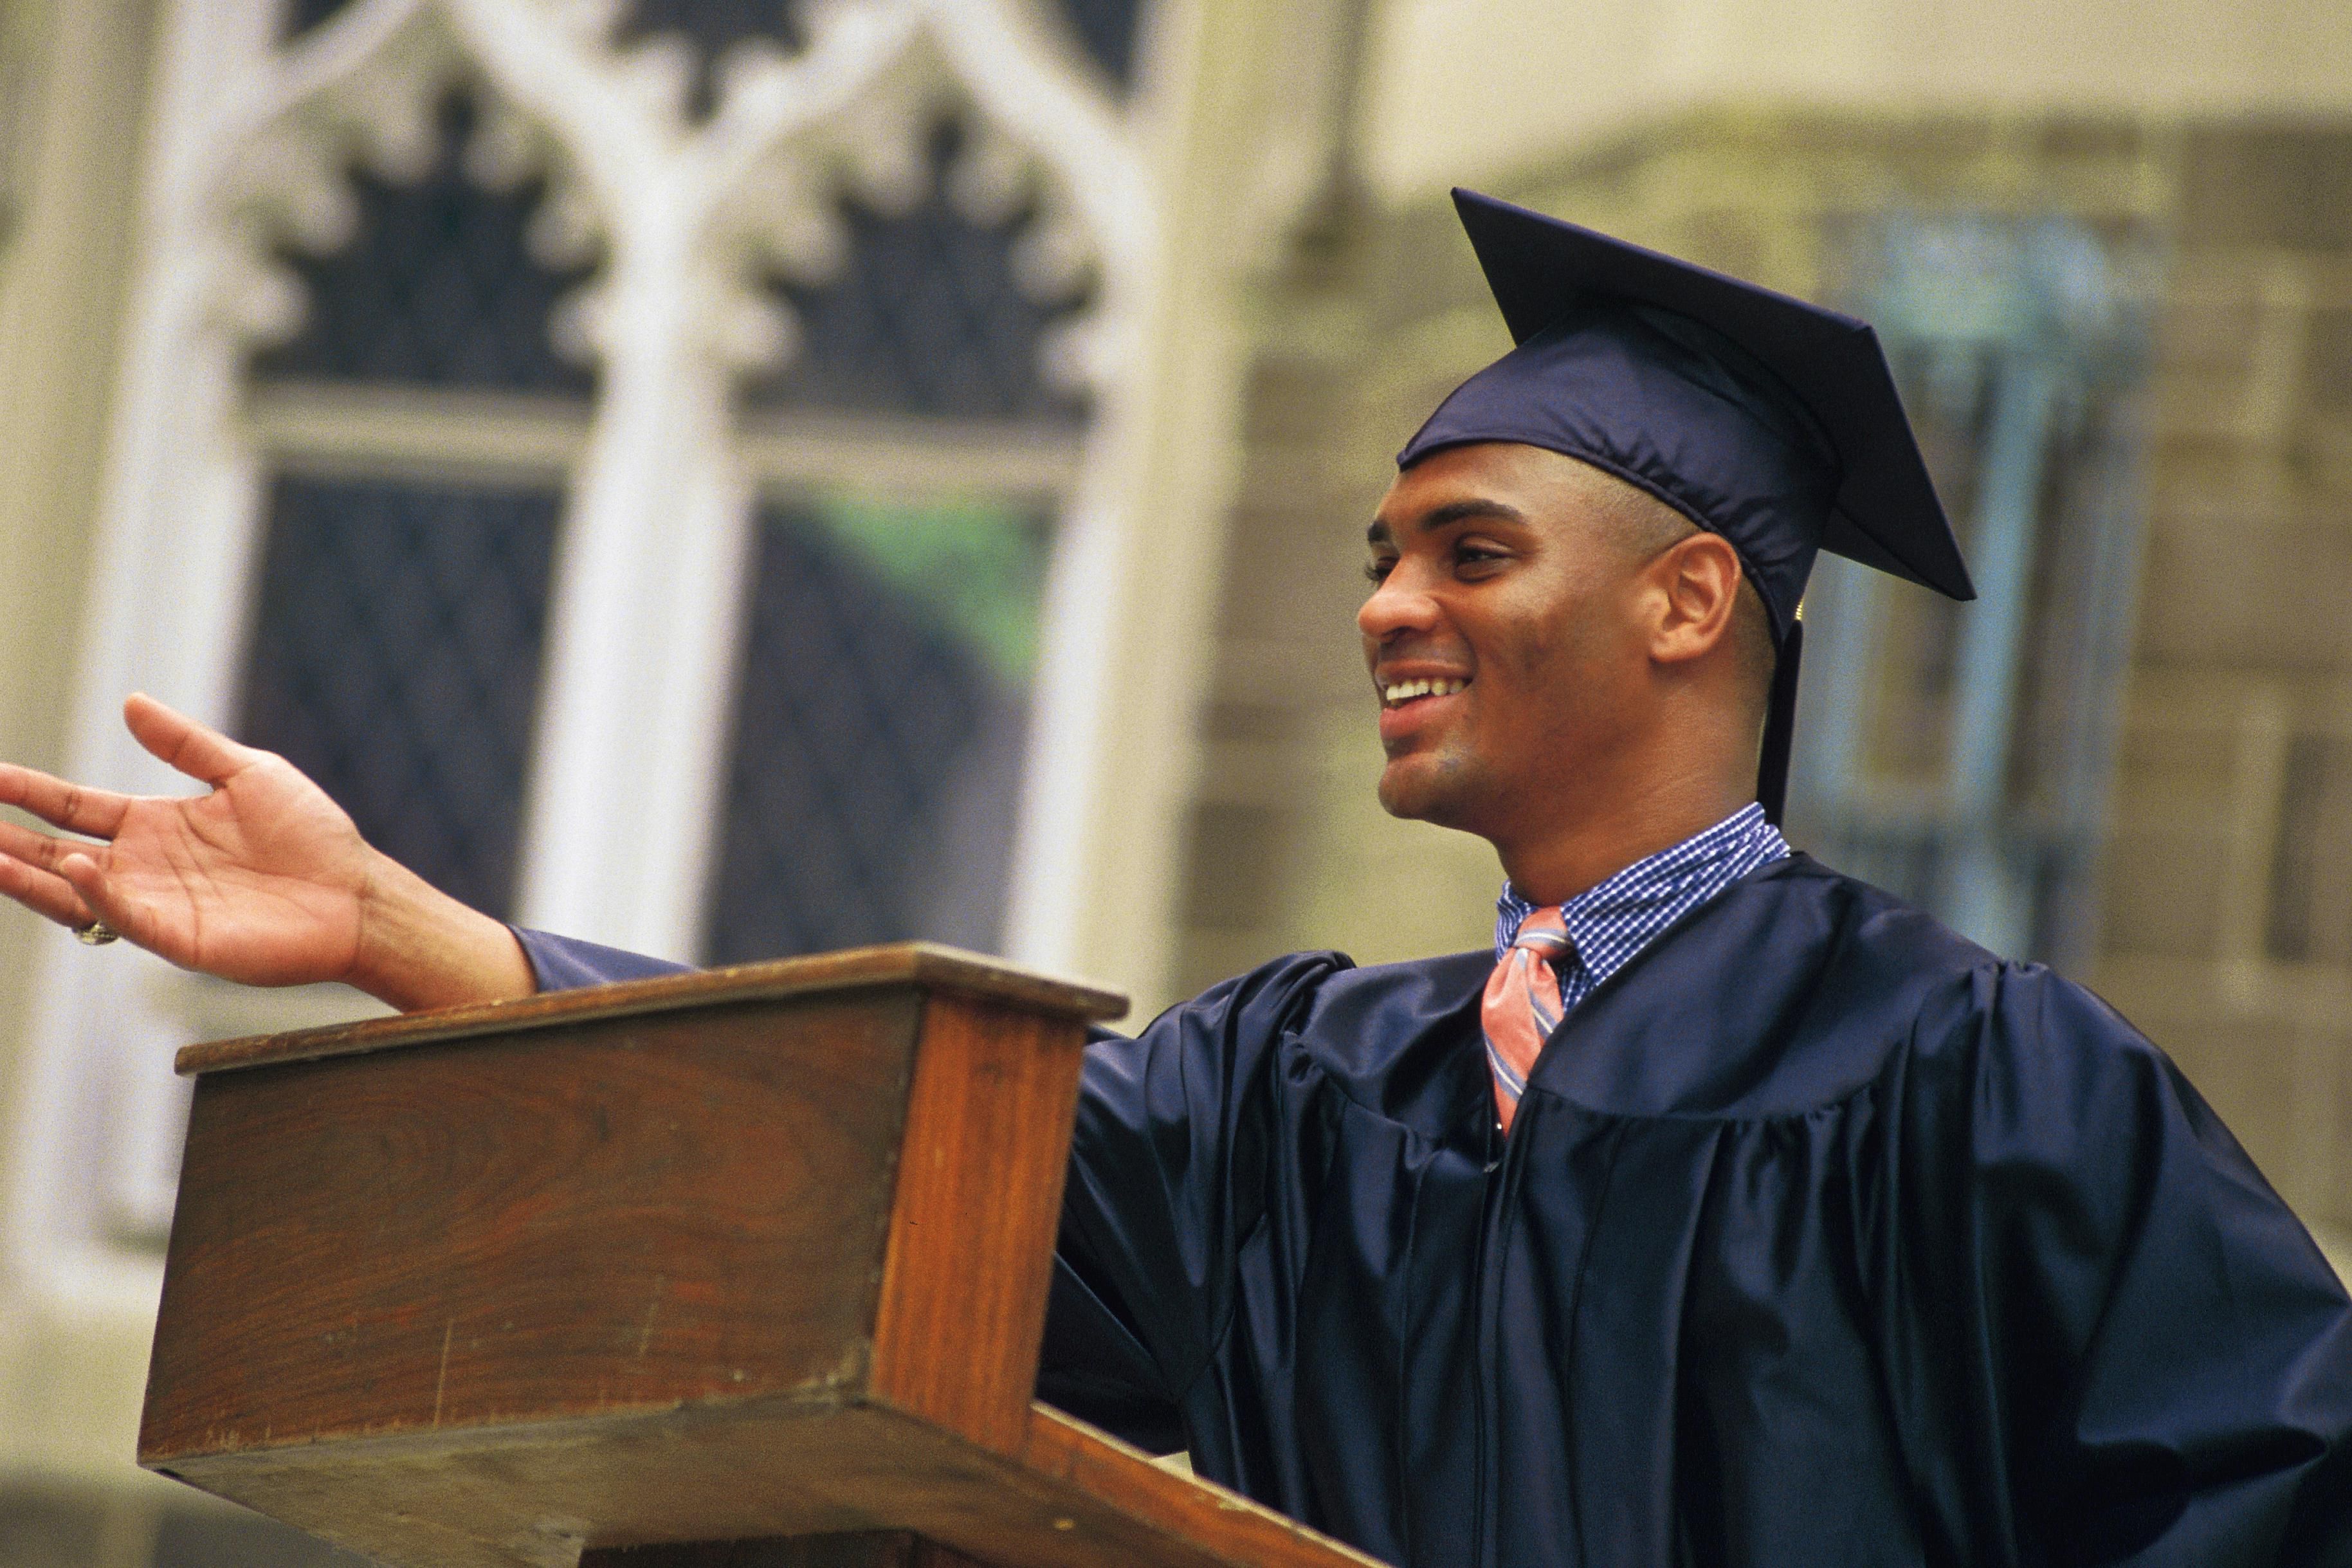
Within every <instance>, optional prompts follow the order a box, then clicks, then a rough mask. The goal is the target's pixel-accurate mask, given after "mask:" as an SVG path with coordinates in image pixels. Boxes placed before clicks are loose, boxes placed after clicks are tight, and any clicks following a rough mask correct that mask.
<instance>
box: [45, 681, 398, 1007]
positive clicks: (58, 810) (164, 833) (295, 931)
mask: <svg viewBox="0 0 2352 1568" xmlns="http://www.w3.org/2000/svg"><path fill="white" fill-rule="evenodd" d="M123 718H124V720H125V721H127V722H128V723H129V724H130V726H131V733H132V734H133V735H135V736H137V737H138V739H139V742H140V744H142V746H144V747H146V748H147V750H148V751H150V752H153V753H154V754H155V755H156V756H157V757H159V758H161V759H163V761H164V762H166V763H170V764H171V765H172V766H173V767H174V768H177V769H178V770H179V771H180V772H182V773H185V774H187V775H188V776H189V777H191V778H193V779H194V780H196V781H197V782H198V783H200V784H207V785H209V786H211V787H210V791H209V793H207V794H205V795H190V796H184V797H172V796H158V795H116V794H113V793H111V792H109V791H103V790H92V789H84V788H81V787H79V786H78V785H75V784H68V783H67V782H66V781H65V780H62V779H58V778H53V777H51V776H50V775H48V774H47V773H37V772H34V771H33V770H31V769H29V768H19V767H13V766H10V765H8V764H6V763H0V805H14V806H17V807H19V808H21V809H23V810H25V811H26V812H28V813H30V814H31V815H33V816H37V817H39V818H40V819H41V820H42V821H44V822H47V823H48V824H49V825H50V826H54V827H58V828H62V829H64V830H65V831H66V832H68V833H72V834H79V835H82V836H84V837H80V838H58V837H51V836H49V835H47V834H44V833H39V832H36V831H34V830H32V829H30V828H26V827H21V826H16V825H15V824H13V823H5V822H0V892H5V893H6V894H7V895H8V896H10V897H11V898H14V899H15V900H17V901H18V902H19V903H22V904H25V905H26V906H27V907H28V908H30V909H32V910H36V911H37V912H38V913H40V914H42V915H45V916H47V918H49V919H50V920H53V921H58V922H59V923H60V924H63V925H68V926H73V927H77V928H79V927H86V926H88V925H89V922H90V921H92V920H102V921H105V922H106V923H107V925H109V926H110V927H112V928H113V929H114V930H115V931H119V932H121V934H122V936H124V937H125V938H127V939H128V940H130V941H131V942H137V943H138V944H139V945H140V946H142V947H143V948H146V949H148V950H149V951H150V952H155V953H157V954H160V955H161V956H162V957H163V958H166V959H168V960H170V961H171V962H172V963H176V964H179V965H181V966H182V967H183V968H187V969H194V970H201V971H203V972H205V973H210V974H217V975H220V976H222V977H224V978H226V979H229V980H236V981H242V982H245V983H246V984H255V985H295V984H305V983H308V982H312V981H320V980H341V979H344V978H347V977H348V976H349V975H350V974H351V972H352V965H353V963H354V962H355V961H356V959H357V957H358V953H359V946H360V941H361V936H362V909H363V906H364V901H365V896H366V893H367V889H368V879H369V878H370V876H371V875H372V874H373V856H372V854H371V852H370V851H369V849H368V847H367V844H366V841H365V840H363V839H362V837H360V834H359V830H358V828H356V827H354V826H352V819H351V818H350V816H347V815H345V814H344V812H343V810H342V808H341V807H340V806H338V805H336V804H335V803H334V802H333V801H332V800H331V799H329V798H328V796H327V794H326V792H325V791H323V790H321V789H320V788H319V786H318V785H317V784H312V783H311V782H310V780H309V779H308V778H306V777H304V776H303V775H302V774H301V773H299V772H298V771H297V770H296V769H295V768H294V767H293V765H292V764H291V763H288V762H286V761H285V759H283V758H281V757H277V756H273V755H271V754H270V753H268V752H259V751H255V750H254V749H252V748H251V747H249V746H242V745H239V744H237V743H236V742H234V741H232V740H230V739H229V738H228V737H227V736H226V735H223V734H221V733H219V732H218V731H214V730H209V729H206V728H205V726H204V725H202V724H199V723H197V722H195V721H194V720H192V719H189V718H187V717H186V716H185V715H184V714H181V713H177V712H174V711H173V710H171V709H169V708H166V707H165V706H163V704H162V703H160V702H157V701H155V700H152V698H146V697H133V698H132V699H131V700H130V701H129V702H128V703H126V704H125V705H124V707H123ZM90 840H95V841H96V842H90Z"/></svg>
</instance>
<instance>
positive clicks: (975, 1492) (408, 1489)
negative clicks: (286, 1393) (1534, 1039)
mask: <svg viewBox="0 0 2352 1568" xmlns="http://www.w3.org/2000/svg"><path fill="white" fill-rule="evenodd" d="M1038 1418H1039V1420H1040V1421H1041V1422H1043V1423H1044V1424H1045V1430H1046V1432H1047V1434H1048V1435H1046V1436H1041V1437H1038V1438H1037V1439H1036V1440H1035V1442H1034V1443H1033V1444H1032V1445H1031V1446H1030V1447H1029V1449H1028V1450H1027V1451H1026V1452H1025V1453H1024V1456H1022V1457H1015V1456H1010V1455H1004V1454H1000V1453H994V1452H992V1451H990V1450H988V1449H985V1448H982V1447H979V1446H977V1445H975V1444H972V1443H970V1442H967V1441H965V1440H964V1439H962V1438H961V1437H958V1436H954V1435H953V1434H950V1433H947V1432H943V1431H941V1430H940V1428H938V1427H936V1426H931V1425H929V1423H927V1422H923V1421H919V1420H918V1419H916V1418H914V1417H912V1416H908V1415H903V1414H901V1413H899V1412H897V1411H893V1410H889V1409H887V1408H882V1407H878V1406H873V1405H864V1406H849V1407H844V1408H835V1409H831V1410H825V1409H822V1408H819V1407H816V1406H813V1405H806V1404H793V1403H791V1402H786V1401H755V1402H751V1403H749V1404H738V1405H720V1406H708V1405H706V1406H687V1407H683V1408H680V1409H677V1410H674V1411H668V1412H661V1413H653V1414H637V1415H625V1416H602V1417H593V1418H586V1419H582V1420H577V1421H572V1422H564V1423H556V1424H548V1425H541V1426H530V1427H522V1426H512V1427H499V1426H487V1427H473V1428H468V1429H464V1430H457V1431H449V1430H444V1431H439V1432H430V1431H427V1432H417V1433H407V1434H403V1435H400V1436H390V1437H380V1438H358V1439H349V1440H343V1441H339V1442H331V1443H322V1444H320V1445H316V1446H314V1447H310V1448H308V1449H305V1448H300V1447H297V1448H285V1447H278V1448H268V1449H255V1450H247V1451H246V1452H242V1453H236V1454H226V1455H213V1456H198V1457H196V1458H194V1459H192V1460H190V1461H188V1463H187V1467H186V1468H185V1469H184V1471H183V1472H182V1473H183V1475H184V1479H187V1480H189V1481H191V1482H193V1483H194V1484H196V1485H199V1486H201V1487H203V1488H204V1489H205V1490H206V1491H210V1492H214V1493H216V1494H217V1495H219V1496H222V1497H226V1498H229V1499H232V1500H236V1501H238V1502H242V1503H244V1504H246V1505H247V1507H250V1508H254V1509H257V1510H259V1511H261V1512H263V1513H266V1514H268V1515H270V1516H271V1517H273V1518H277V1519H281V1520H284V1521H288V1522H289V1523H291V1524H294V1525H297V1526H299V1527H300V1528H302V1529H304V1530H307V1531H311V1532H312V1533H314V1534H317V1535H319V1536H321V1537H323V1538H325V1539H326V1540H329V1541H331V1542H335V1543H336V1544H338V1545H340V1546H343V1547H346V1548H348V1549H349V1550H352V1551H353V1552H360V1553H362V1554H363V1555H365V1556H369V1557H373V1558H375V1559H376V1560H377V1561H379V1562H382V1563H387V1564H393V1565H395V1568H573V1564H574V1563H576V1562H577V1561H578V1559H579V1556H580V1553H581V1552H582V1550H583V1548H592V1549H593V1548H613V1547H624V1546H644V1545H656V1544H666V1543H671V1542H711V1541H729V1542H734V1541H757V1540H766V1539H770V1538H790V1537H803V1536H809V1535H826V1534H835V1533H841V1532H847V1531H910V1532H912V1533H914V1534H916V1535H919V1536H921V1537H923V1538H925V1539H926V1540H929V1541H932V1542H939V1543H940V1544H941V1545H944V1546H947V1547H950V1548H952V1549H953V1550H955V1551H957V1552H961V1553H963V1554H964V1555H966V1556H968V1557H971V1558H972V1559H975V1560H976V1561H978V1562H981V1563H990V1564H995V1565H997V1568H1106V1565H1109V1564H1116V1565H1118V1568H1377V1565H1376V1564H1374V1563H1373V1561H1372V1559H1370V1558H1368V1557H1365V1556H1363V1555H1362V1554H1361V1553H1359V1552H1352V1551H1349V1549H1348V1548H1346V1547H1343V1546H1340V1545H1339V1544H1338V1543H1336V1542H1331V1541H1329V1540H1328V1539H1327V1538H1325V1537H1323V1536H1320V1535H1318V1534H1317V1533H1316V1532H1314V1531H1310V1530H1307V1529H1306V1528H1304V1527H1303V1526H1300V1525H1297V1524H1295V1523H1292V1522H1291V1521H1287V1520H1286V1519H1283V1518H1282V1517H1281V1516H1280V1515H1278V1514H1275V1513H1273V1512H1271V1511H1269V1510H1266V1509H1264V1508H1261V1507H1259V1506H1258V1505H1257V1504H1255V1503H1252V1502H1250V1501H1248V1500H1245V1499H1242V1498H1238V1497H1235V1496H1234V1494H1232V1493H1230V1492H1226V1491H1223V1490H1222V1489H1218V1488H1215V1487H1212V1486H1208V1485H1205V1484H1204V1483H1202V1482H1199V1481H1195V1480H1192V1479H1189V1478H1187V1477H1184V1476H1180V1475H1175V1474H1172V1473H1171V1472H1169V1471H1166V1470H1161V1469H1160V1468H1158V1467H1156V1466H1154V1465H1152V1464H1151V1463H1150V1461H1149V1460H1148V1459H1147V1458H1144V1457H1143V1456H1142V1455H1140V1454H1139V1453H1137V1452H1136V1451H1134V1450H1133V1449H1131V1448H1128V1447H1125V1446H1124V1445H1122V1444H1119V1443H1118V1442H1117V1441H1115V1440H1114V1439H1112V1438H1110V1437H1108V1436H1104V1435H1103V1434H1101V1433H1098V1432H1093V1431H1092V1430H1091V1429H1089V1428H1085V1427H1082V1426H1079V1425H1078V1424H1077V1423H1076V1422H1073V1421H1070V1420H1069V1419H1068V1418H1067V1417H1066V1416H1062V1415H1058V1414H1055V1413H1050V1412H1043V1411H1041V1412H1040V1413H1039V1417H1038Z"/></svg>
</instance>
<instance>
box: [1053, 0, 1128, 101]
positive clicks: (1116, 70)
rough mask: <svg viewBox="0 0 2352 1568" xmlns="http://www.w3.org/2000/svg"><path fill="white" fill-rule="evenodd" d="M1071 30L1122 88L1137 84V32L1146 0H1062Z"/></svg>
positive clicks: (1096, 61) (1105, 71) (1063, 11)
mask: <svg viewBox="0 0 2352 1568" xmlns="http://www.w3.org/2000/svg"><path fill="white" fill-rule="evenodd" d="M1061 5H1062V14H1063V16H1066V18H1068V20H1069V24H1070V30H1071V31H1072V32H1074V33H1076V35H1077V37H1078V42H1079V43H1081V44H1083V45H1084V46H1085V47H1086V51H1087V54H1089V55H1091V56H1093V57H1094V62H1095V64H1097V65H1098V66H1100V67H1102V68H1103V73H1104V74H1105V75H1107V76H1108V77H1109V78H1110V79H1111V80H1112V81H1114V82H1117V83H1118V85H1119V87H1120V88H1122V89H1125V88H1130V87H1133V86H1134V85H1135V34H1136V25H1137V23H1138V21H1139V13H1140V12H1141V11H1142V9H1143V6H1142V0H1061Z"/></svg>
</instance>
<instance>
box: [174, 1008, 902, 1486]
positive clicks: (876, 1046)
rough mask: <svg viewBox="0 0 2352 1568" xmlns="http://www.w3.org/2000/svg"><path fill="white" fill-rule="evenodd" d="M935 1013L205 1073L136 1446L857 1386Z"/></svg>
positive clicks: (765, 1012)
mask: <svg viewBox="0 0 2352 1568" xmlns="http://www.w3.org/2000/svg"><path fill="white" fill-rule="evenodd" d="M921 1006H922V998H921V996H920V994H919V993H916V992H914V991H911V990H905V989H901V990H898V991H896V992H889V991H882V990H858V991H854V992H852V993H850V994H847V995H845V996H841V997H827V996H823V995H818V996H809V997H803V998H798V999H789V998H788V999H786V1000H783V1001H781V1002H771V1003H752V1004H727V1005H719V1006H711V1007H702V1008H697V1009H694V1010H692V1011H690V1012H687V1013H678V1014H670V1015H622V1016H611V1015H604V1016H590V1017H589V1018H587V1019H585V1020H582V1021H575V1022H572V1023H571V1024H568V1025H566V1026H561V1027H552V1026H551V1027H547V1028H541V1029H536V1030H530V1031H527V1032H524V1033H522V1034H520V1035H516V1036H513V1037H508V1038H503V1039H499V1040H496V1041H487V1042H486V1041H482V1040H478V1039H461V1040H459V1041H457V1042H454V1043H450V1044H446V1045H433V1046H429V1047H419V1048H416V1049H413V1050H405V1051H400V1052H396V1053H390V1054H385V1055H381V1056H376V1057H372V1058H362V1060H360V1061H352V1060H349V1059H341V1060H338V1059H324V1060H321V1059H315V1058H314V1059H299V1060H294V1061H290V1062H287V1063H285V1064H283V1065H280V1066H278V1067H274V1068H263V1069H257V1070H250V1071H237V1072H223V1073H216V1074H207V1075H206V1076H205V1077H204V1078H202V1079H199V1080H198V1083H197V1086H196V1094H195V1100H194V1107H193V1110H192V1113H191V1116H190V1121H189V1131H188V1146H187V1153H186V1157H185V1160H184V1166H183V1173H182V1179H181V1190H180V1200H179V1207H178V1211H177V1214H176V1215H175V1217H174V1220H173V1229H172V1240H171V1247H170V1251H169V1254H168V1256H167V1258H166V1266H165V1275H164V1286H163V1301H162V1305H161V1310H160V1311H159V1313H158V1317H157V1323H156V1337H155V1349H154V1354H153V1357H152V1361H151V1363H150V1370H149V1383H148V1395H147V1406H146V1414H145V1420H144V1423H143V1426H142V1432H141V1437H140V1448H141V1457H142V1461H144V1462H149V1463H158V1464H170V1463H172V1462H173V1459H174V1458H175V1457H176V1458H185V1457H187V1456H188V1455H191V1454H194V1453H208V1452H222V1451H229V1450H235V1449H238V1448H244V1447H256V1446H266V1445H269V1444H272V1443H285V1442H289V1441H309V1440H311V1439H313V1438H318V1437H325V1436H333V1435H337V1434H359V1433H388V1432H397V1431H404V1430H410V1429H417V1428H424V1429H431V1428H434V1427H441V1426H464V1425H467V1424H474V1423H484V1422H500V1421H509V1420H518V1419H526V1418H542V1419H543V1418H547V1417H552V1416H564V1415H587V1414H594V1413H597V1412H601V1411H606V1410H614V1409H625V1408H656V1407H660V1406H663V1405H671V1404H675V1403H676V1402H677V1401H680V1400H696V1399H714V1398H742V1397H750V1396H754V1395H761V1394H779V1393H784V1394H793V1395H794V1396H796V1397H803V1398H815V1399H835V1400H837V1399H843V1398H848V1397H851V1396H853V1395H855V1394H857V1393H859V1392H860V1391H861V1390H862V1388H863V1384H864V1380H865V1376H866V1367H867V1358H868V1354H869V1351H870V1335H871V1324H872V1316H871V1314H872V1311H873V1304H874V1301H875V1299H876V1295H877V1290H878V1288H879V1283H880V1268H881V1263H882V1252H883V1243H884V1240H885V1237H886V1236H887V1227H888V1223H889V1196H890V1192H891V1189H892V1185H893V1183H894V1180H895V1174H896V1165H897V1161H898V1143H899V1138H900V1133H901V1124H902V1119H903V1116H904V1109H905V1102H906V1085H907V1082H908V1074H909V1072H910V1070H911V1063H912V1057H913V1050H914V1041H915V1034H916V1028H917V1025H918V1021H919V1017H920V1010H921ZM354 1068H359V1069H361V1070H353V1069H354Z"/></svg>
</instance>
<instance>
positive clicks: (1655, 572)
mask: <svg viewBox="0 0 2352 1568" xmlns="http://www.w3.org/2000/svg"><path fill="white" fill-rule="evenodd" d="M1643 576H1645V577H1647V578H1648V579H1649V586H1650V588H1651V590H1652V593H1653V595H1654V597H1653V598H1652V600H1651V604H1652V606H1653V616H1654V618H1653V620H1652V622H1651V626H1650V657H1651V658H1653V659H1654V660H1656V661H1657V662H1658V663H1660V664H1686V663H1688V662H1689V661H1690V660H1692V659H1695V658H1704V657H1706V655H1707V654H1709V653H1711V652H1713V651H1714V650H1715V649H1716V648H1717V647H1720V646H1721V645H1722V644H1723V643H1724V642H1725V641H1726V640H1727V638H1728V637H1730V636H1731V617H1732V612H1733V610H1734V609H1735V608H1736V607H1737V606H1738V602H1739V584H1740V581H1741V578H1740V571H1739V552H1738V551H1737V550H1734V549H1733V548H1732V547H1731V544H1730V542H1729V541H1727V540H1726V539H1725V538H1724V537H1723V536H1722V535H1721V534H1718V533H1709V532H1707V531H1705V530H1704V529H1702V530H1700V531H1696V532H1695V533H1693V534H1692V535H1691V536H1690V537H1689V538H1687V539H1685V540H1683V541H1682V542H1679V543H1677V544H1675V546H1674V547H1673V548H1671V549H1669V550H1666V551H1664V552H1662V553H1660V554H1659V555H1658V556H1657V557H1656V558H1655V559H1654V560H1653V561H1651V563H1650V564H1649V567H1648V568H1647V570H1645V571H1644V572H1643Z"/></svg>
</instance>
